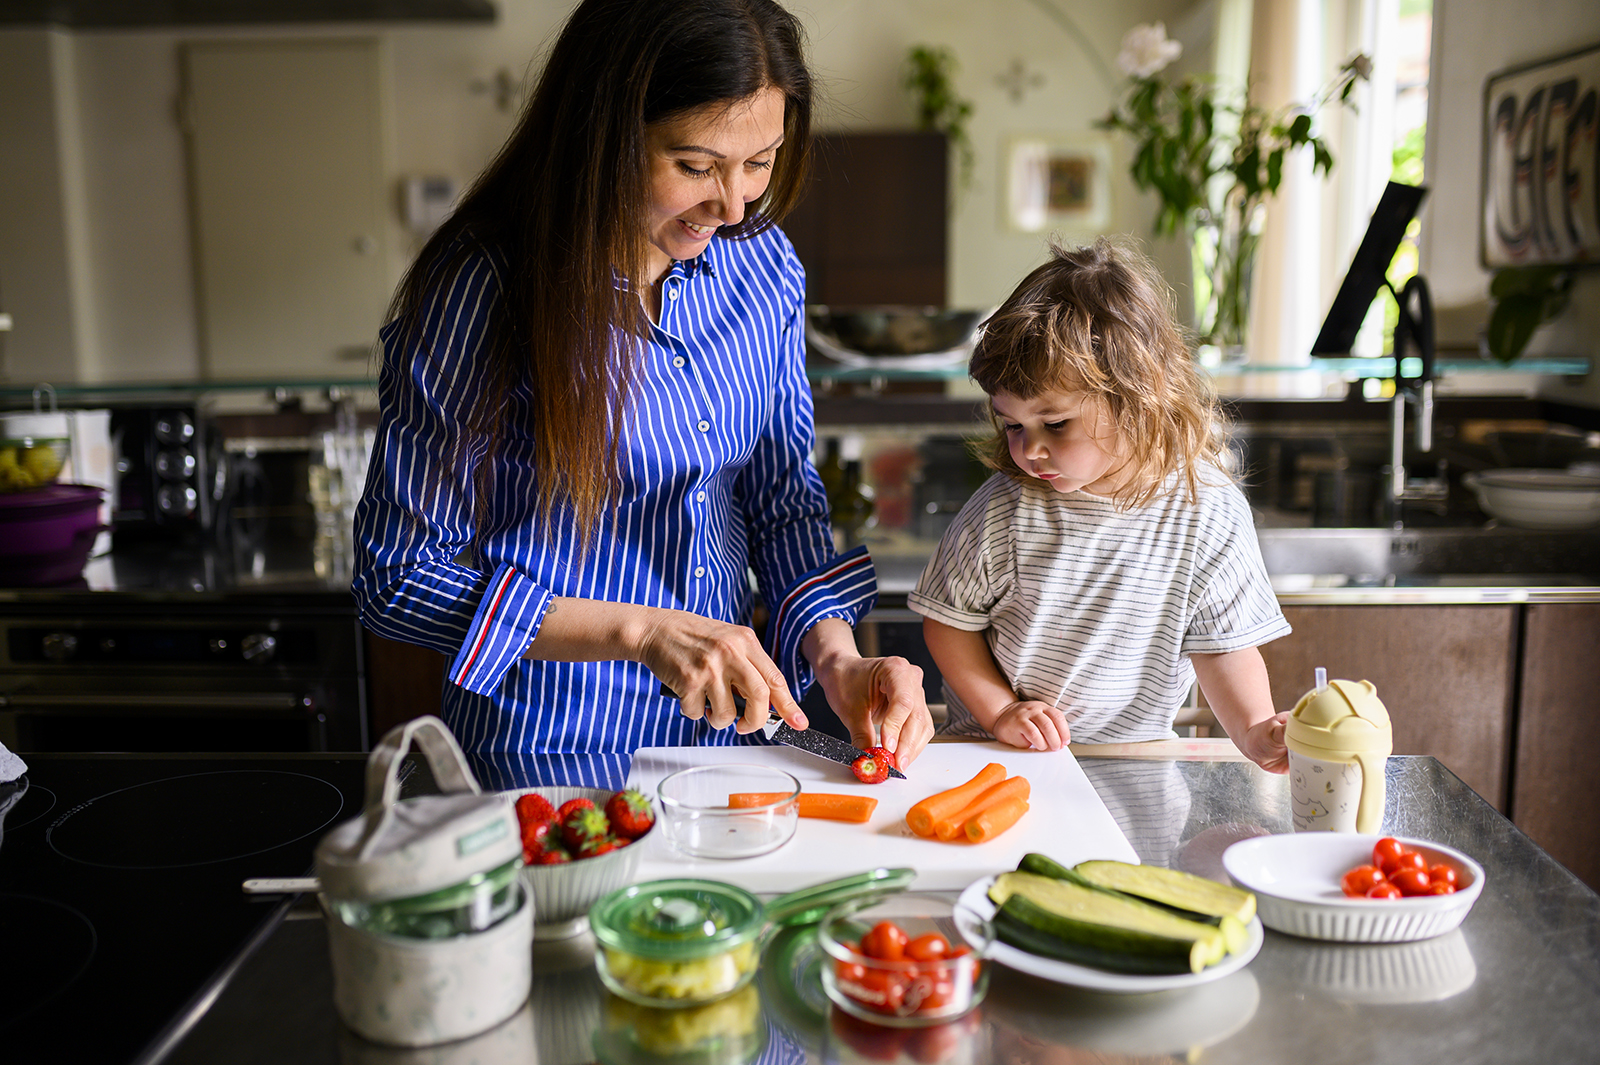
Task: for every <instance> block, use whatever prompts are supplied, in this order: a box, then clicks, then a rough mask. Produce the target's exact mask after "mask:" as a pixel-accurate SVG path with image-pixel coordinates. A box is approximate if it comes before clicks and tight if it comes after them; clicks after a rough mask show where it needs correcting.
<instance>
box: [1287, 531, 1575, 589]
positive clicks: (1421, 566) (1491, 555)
mask: <svg viewBox="0 0 1600 1065" xmlns="http://www.w3.org/2000/svg"><path fill="white" fill-rule="evenodd" d="M1256 536H1257V538H1258V539H1259V540H1260V542H1261V555H1262V558H1263V559H1264V560H1265V561H1266V564H1267V572H1268V573H1270V574H1272V575H1274V576H1278V575H1280V574H1306V575H1321V574H1329V575H1332V574H1339V575H1344V576H1347V577H1350V578H1358V579H1359V578H1363V577H1372V576H1380V575H1391V576H1396V577H1407V576H1444V575H1452V576H1465V575H1492V574H1517V575H1539V574H1547V575H1556V574H1600V531H1596V530H1593V529H1589V530H1582V531H1577V532H1533V531H1528V530H1523V529H1508V528H1500V527H1493V526H1490V527H1476V528H1433V529H1428V528H1423V529H1399V530H1392V529H1327V528H1317V529H1304V528H1300V529H1282V528H1263V529H1257V530H1256Z"/></svg>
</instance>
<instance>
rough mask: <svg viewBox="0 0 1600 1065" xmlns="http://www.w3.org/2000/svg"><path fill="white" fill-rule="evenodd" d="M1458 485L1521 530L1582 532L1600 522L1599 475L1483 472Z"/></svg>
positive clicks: (1487, 510) (1492, 513)
mask: <svg viewBox="0 0 1600 1065" xmlns="http://www.w3.org/2000/svg"><path fill="white" fill-rule="evenodd" d="M1461 483H1462V484H1465V485H1466V486H1467V487H1468V488H1471V489H1472V491H1473V492H1474V493H1475V494H1476V495H1477V497H1478V505H1479V506H1481V507H1482V508H1483V509H1484V510H1485V511H1486V512H1487V513H1488V514H1489V515H1490V516H1491V517H1493V518H1496V519H1498V520H1500V521H1503V522H1505V523H1506V524H1507V525H1515V526H1517V527H1518V528H1523V529H1545V530H1557V529H1584V528H1588V527H1589V526H1591V525H1594V524H1597V523H1600V475H1595V474H1585V473H1573V472H1570V471H1568V470H1483V471H1482V472H1479V473H1469V474H1467V475H1466V476H1465V477H1463V478H1462V479H1461Z"/></svg>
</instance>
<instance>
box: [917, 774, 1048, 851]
mask: <svg viewBox="0 0 1600 1065" xmlns="http://www.w3.org/2000/svg"><path fill="white" fill-rule="evenodd" d="M1030 790H1031V789H1030V788H1029V786H1028V778H1027V777H1012V778H1011V779H1010V780H1002V781H1001V782H1000V783H998V784H994V785H991V786H990V787H988V788H986V789H984V791H983V792H982V793H981V794H980V795H979V796H978V797H977V798H976V799H973V800H972V801H971V802H970V803H968V804H967V805H966V806H965V807H963V808H962V809H961V810H960V811H959V812H957V813H955V814H953V815H951V816H950V817H947V818H945V819H943V820H941V821H935V822H934V823H933V834H934V835H935V836H938V837H939V838H940V839H942V840H944V841H945V842H947V843H948V842H949V841H950V840H953V839H957V838H959V837H960V836H961V835H962V834H963V833H964V832H966V825H967V822H968V821H971V820H972V819H973V818H974V817H976V816H978V815H979V814H980V813H982V812H983V811H985V810H987V809H989V808H990V807H993V806H998V805H1000V804H1001V803H1003V802H1005V801H1006V800H1007V799H1021V800H1022V801H1023V802H1027V801H1028V793H1029V791H1030Z"/></svg>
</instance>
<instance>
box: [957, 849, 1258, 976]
mask: <svg viewBox="0 0 1600 1065" xmlns="http://www.w3.org/2000/svg"><path fill="white" fill-rule="evenodd" d="M1013 895H1022V896H1024V897H1026V898H1027V899H1028V901H1029V902H1032V903H1033V904H1034V905H1035V906H1037V907H1040V908H1041V909H1043V910H1045V911H1047V912H1048V913H1050V914H1053V915H1054V916H1056V917H1058V918H1062V919H1064V920H1067V921H1071V922H1074V924H1073V925H1061V926H1059V927H1055V928H1041V929H1039V930H1040V931H1049V932H1050V933H1051V934H1052V935H1055V936H1057V938H1061V939H1066V940H1069V941H1076V942H1082V938H1081V937H1082V933H1081V930H1080V929H1078V928H1077V926H1078V925H1085V926H1091V927H1099V928H1109V929H1113V930H1117V931H1120V932H1121V933H1123V934H1124V935H1132V936H1134V937H1138V936H1145V937H1150V938H1153V939H1175V940H1183V941H1187V942H1190V943H1192V944H1194V945H1195V947H1194V949H1193V950H1192V951H1191V952H1190V956H1189V965H1190V969H1189V971H1190V972H1199V971H1200V970H1201V969H1203V968H1205V967H1206V966H1207V965H1215V964H1216V963H1217V962H1219V961H1221V960H1222V959H1223V958H1224V957H1226V956H1227V953H1228V940H1227V937H1226V936H1225V935H1224V933H1223V932H1222V931H1221V930H1220V929H1219V928H1217V927H1216V926H1213V925H1208V924H1202V923H1200V922H1199V921H1191V920H1187V919H1186V918H1183V917H1178V916H1176V915H1174V914H1171V913H1168V912H1167V911H1165V910H1163V909H1161V908H1159V907H1156V906H1152V905H1150V904H1149V903H1146V902H1142V901H1140V900H1138V899H1131V898H1125V897H1121V896H1119V895H1118V894H1117V893H1115V892H1111V891H1103V890H1101V889H1099V888H1094V887H1084V886H1083V885H1081V884H1076V883H1073V882H1072V881H1070V880H1057V879H1054V878H1051V877H1046V876H1039V875H1037V874H1035V873H1001V874H1000V875H999V876H998V877H996V878H995V882H994V885H993V886H992V887H990V889H989V898H990V899H991V900H993V901H994V904H995V905H996V906H998V907H1003V906H1004V905H1005V904H1006V900H1008V899H1010V898H1011V897H1012V896H1013ZM1036 927H1037V926H1036ZM1152 949H1155V950H1158V951H1159V950H1160V949H1165V948H1164V947H1156V946H1154V945H1153V946H1152ZM1101 967H1102V968H1106V967H1108V966H1106V965H1105V964H1104V963H1102V964H1101Z"/></svg>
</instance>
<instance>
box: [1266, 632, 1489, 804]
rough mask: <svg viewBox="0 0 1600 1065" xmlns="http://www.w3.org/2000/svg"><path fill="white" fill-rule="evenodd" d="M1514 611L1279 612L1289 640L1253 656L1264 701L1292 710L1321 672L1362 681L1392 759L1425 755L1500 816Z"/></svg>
mask: <svg viewBox="0 0 1600 1065" xmlns="http://www.w3.org/2000/svg"><path fill="white" fill-rule="evenodd" d="M1517 610H1518V608H1517V607H1515V606H1288V607H1285V608H1284V611H1283V613H1284V616H1285V617H1286V618H1288V620H1289V624H1290V625H1292V626H1294V632H1293V634H1291V635H1289V636H1285V637H1284V638H1283V639H1281V640H1276V641H1274V642H1272V643H1269V644H1267V645H1265V646H1264V647H1262V648H1261V654H1262V656H1263V657H1264V658H1265V659H1266V662H1267V672H1268V674H1269V675H1270V677H1271V680H1272V701H1273V705H1274V706H1276V707H1277V708H1278V709H1279V710H1292V709H1293V708H1294V705H1295V703H1296V702H1298V701H1299V699H1300V697H1301V696H1302V695H1304V694H1305V693H1306V692H1307V691H1308V690H1309V689H1310V688H1311V687H1312V685H1313V683H1314V677H1315V674H1314V670H1315V669H1316V667H1317V666H1324V667H1326V668H1327V670H1328V676H1329V677H1330V678H1344V679H1347V680H1370V681H1371V682H1372V683H1373V684H1375V685H1377V689H1378V698H1380V699H1382V700H1383V705H1384V706H1385V707H1387V708H1388V710H1389V718H1390V721H1391V722H1392V724H1393V726H1394V753H1396V754H1430V755H1433V756H1434V757H1435V758H1437V759H1439V761H1441V762H1443V763H1444V765H1445V767H1446V768H1447V769H1449V770H1450V771H1451V772H1453V773H1454V774H1455V775H1456V776H1458V777H1460V778H1461V779H1462V780H1464V781H1465V782H1466V783H1467V785H1468V786H1469V787H1471V788H1472V790H1474V791H1476V792H1477V793H1478V794H1479V795H1482V796H1483V797H1484V799H1486V800H1487V801H1488V802H1490V803H1492V804H1493V805H1494V807H1495V808H1496V809H1498V810H1500V811H1502V812H1504V811H1505V810H1506V806H1507V803H1506V800H1507V795H1506V778H1507V769H1508V762H1509V759H1510V752H1511V729H1512V725H1511V722H1512V697H1513V694H1514V689H1513V684H1514V678H1515V676H1516V671H1515V663H1516V645H1517Z"/></svg>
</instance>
